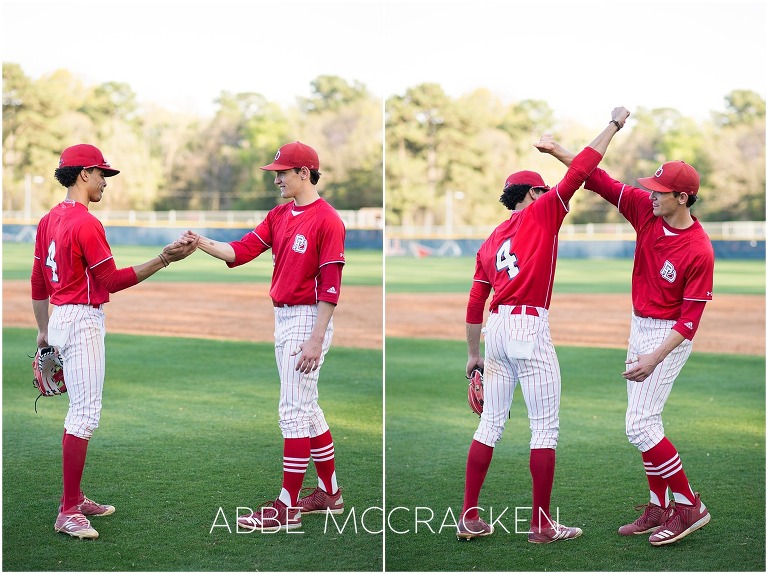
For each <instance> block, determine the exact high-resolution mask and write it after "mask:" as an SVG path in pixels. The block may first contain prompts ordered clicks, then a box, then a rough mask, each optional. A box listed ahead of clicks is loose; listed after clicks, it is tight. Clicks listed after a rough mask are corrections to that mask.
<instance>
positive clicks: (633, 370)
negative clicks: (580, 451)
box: [539, 139, 715, 546]
mask: <svg viewBox="0 0 768 574" xmlns="http://www.w3.org/2000/svg"><path fill="white" fill-rule="evenodd" d="M539 147H540V149H542V151H547V152H549V153H551V154H552V155H554V156H555V157H556V158H557V159H559V160H560V161H562V162H563V163H565V164H566V165H568V164H569V163H570V162H571V161H572V158H573V154H571V153H570V152H568V151H567V150H565V149H564V148H563V147H562V146H560V145H559V144H557V143H555V142H554V141H552V140H551V139H547V140H546V141H542V142H540V145H539ZM638 182H639V183H640V185H642V186H643V187H645V188H646V189H640V188H636V187H632V186H630V185H627V184H624V183H621V182H618V181H616V180H614V179H613V178H611V177H610V176H609V175H608V174H607V173H605V171H603V170H601V169H596V170H595V171H594V172H592V175H591V176H590V177H589V179H587V182H586V188H587V189H589V190H592V191H594V192H596V193H597V194H598V195H600V196H601V197H603V198H604V199H605V200H606V201H609V202H610V203H612V204H613V205H615V206H616V207H617V208H618V209H619V213H621V215H623V216H624V217H625V218H626V219H627V221H629V222H630V223H631V224H632V227H634V229H635V231H636V232H637V242H636V246H635V260H634V267H633V270H632V325H631V329H630V335H629V346H628V349H627V359H626V365H627V366H626V370H625V371H624V372H623V373H622V376H623V377H624V378H625V379H627V398H628V401H627V415H626V431H627V437H628V438H629V442H631V443H632V444H633V445H635V446H636V447H637V448H638V449H639V450H640V453H641V455H642V459H643V467H644V469H645V475H646V478H647V479H648V486H649V490H650V502H649V503H648V505H647V506H646V507H645V510H644V512H643V514H642V515H641V516H640V517H639V518H638V519H637V520H635V521H634V522H632V523H630V524H626V525H624V526H622V527H621V528H619V534H622V535H625V536H630V535H635V534H646V533H648V532H651V533H652V534H651V535H650V537H649V541H650V543H651V544H652V545H654V546H662V545H665V544H671V543H673V542H677V541H678V540H680V539H682V538H684V537H686V536H688V534H690V533H691V532H694V531H695V530H698V529H699V528H702V527H703V526H705V525H706V524H707V523H708V522H709V520H710V514H709V511H708V510H707V507H706V506H705V505H704V503H703V502H701V498H700V496H699V493H698V492H694V491H693V489H692V488H691V485H690V484H689V482H688V478H687V477H686V474H685V472H684V470H683V465H682V462H681V460H680V456H679V454H678V452H677V449H676V448H675V447H674V445H673V444H672V443H671V442H670V441H669V439H668V438H667V437H666V435H665V434H664V426H663V424H662V421H661V413H662V411H663V410H664V405H665V404H666V402H667V399H668V398H669V394H670V392H671V391H672V385H673V383H674V382H675V379H677V376H678V375H679V374H680V371H682V369H683V366H684V365H685V362H686V361H687V360H688V357H689V356H690V354H691V350H692V348H693V337H694V335H695V334H696V330H697V329H698V327H699V322H700V321H701V317H702V314H703V313H704V306H705V304H706V302H707V301H711V300H712V288H713V282H714V265H715V256H714V250H713V249H712V242H711V241H710V240H709V237H708V236H707V234H706V232H705V231H704V229H703V228H702V226H701V224H700V223H699V221H698V219H696V217H694V216H693V215H692V214H691V211H690V208H691V206H692V205H693V204H694V203H695V202H696V200H697V199H698V191H699V174H698V173H697V172H696V170H695V169H694V168H693V167H691V166H690V165H688V164H687V163H685V162H682V161H669V162H666V163H664V164H663V165H661V166H660V167H659V168H658V169H657V170H656V173H655V174H654V175H653V176H652V177H641V178H639V179H638ZM647 190H649V191H647ZM669 490H671V491H672V494H673V496H674V504H672V503H671V501H670V498H669V492H668V491H669Z"/></svg>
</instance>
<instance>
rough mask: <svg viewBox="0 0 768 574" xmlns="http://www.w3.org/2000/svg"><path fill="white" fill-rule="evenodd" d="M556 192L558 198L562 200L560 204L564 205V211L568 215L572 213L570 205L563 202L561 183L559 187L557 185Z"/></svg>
mask: <svg viewBox="0 0 768 574" xmlns="http://www.w3.org/2000/svg"><path fill="white" fill-rule="evenodd" d="M554 190H555V195H557V198H558V199H559V200H560V203H562V204H563V209H565V212H566V213H570V212H571V210H570V209H568V204H567V203H566V202H565V201H563V198H562V197H560V184H559V183H558V184H557V185H555V187H554Z"/></svg>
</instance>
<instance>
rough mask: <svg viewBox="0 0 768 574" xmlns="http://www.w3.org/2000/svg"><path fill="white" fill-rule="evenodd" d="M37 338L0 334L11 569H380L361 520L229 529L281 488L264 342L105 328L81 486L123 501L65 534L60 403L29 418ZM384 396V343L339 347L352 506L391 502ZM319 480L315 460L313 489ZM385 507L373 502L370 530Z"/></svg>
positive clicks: (372, 537) (325, 387) (340, 408)
mask: <svg viewBox="0 0 768 574" xmlns="http://www.w3.org/2000/svg"><path fill="white" fill-rule="evenodd" d="M34 338H35V332H34V331H32V330H25V329H11V328H6V329H4V330H3V393H2V400H3V553H2V564H3V570H4V571H110V570H113V571H251V570H265V571H305V572H306V571H381V569H382V561H383V558H382V556H383V550H382V535H381V534H368V533H367V532H366V531H364V530H360V526H359V525H358V529H359V531H358V534H355V533H354V532H353V531H352V525H351V524H349V525H348V526H347V527H346V529H341V528H335V527H334V526H333V524H330V525H329V526H328V528H326V525H325V520H324V517H323V516H319V515H317V516H316V515H312V516H306V517H304V518H303V520H302V524H303V526H302V533H296V532H291V533H285V532H283V533H278V534H261V533H258V532H257V533H252V534H244V533H240V534H238V533H237V532H236V527H235V520H236V516H237V507H238V506H241V507H249V508H256V506H258V505H259V504H261V503H263V502H264V501H266V500H269V499H270V498H271V499H274V498H275V497H276V496H277V494H278V493H279V491H280V481H281V477H282V437H281V435H280V430H279V428H278V425H277V401H278V396H279V380H278V378H277V369H276V366H275V359H274V348H273V346H272V345H271V344H249V343H236V342H225V341H208V340H198V339H172V338H158V337H135V336H127V335H116V334H107V339H106V341H107V357H108V360H107V382H106V387H105V393H104V410H103V413H102V419H101V424H100V427H99V429H98V430H97V431H96V433H95V435H94V438H93V439H92V442H91V445H90V448H89V452H88V462H87V464H86V469H85V474H84V477H83V488H84V491H85V492H86V494H87V495H88V496H91V497H92V498H94V499H96V500H98V501H100V502H106V503H109V504H113V505H114V506H115V507H116V508H117V511H116V513H115V514H114V515H112V516H108V517H103V518H94V519H93V524H94V526H95V528H96V529H97V530H98V531H99V533H100V538H99V539H98V540H95V541H80V540H76V539H72V538H70V537H69V536H65V535H63V534H56V533H55V532H54V530H53V521H54V520H55V517H56V507H57V505H58V497H59V495H60V492H61V436H62V432H63V420H64V416H65V414H66V410H67V399H66V398H65V397H54V398H41V399H40V401H38V404H37V407H38V414H35V412H34V410H33V402H34V399H35V393H34V391H33V389H32V383H31V377H32V375H31V370H30V365H29V364H30V359H28V358H27V354H28V353H29V350H30V343H31V344H32V345H34V340H35V339H34ZM381 397H382V358H381V351H367V350H362V349H346V348H331V351H330V352H329V354H328V356H327V358H326V363H325V365H324V366H323V372H322V375H321V378H320V404H321V406H322V407H323V409H324V410H325V412H326V417H327V419H328V422H329V424H330V426H331V430H332V432H333V438H334V444H335V450H336V461H337V473H338V478H339V483H340V485H341V486H342V488H344V489H345V493H344V498H345V502H346V508H347V509H350V508H351V507H355V508H356V509H357V512H358V516H359V513H360V512H361V511H362V510H364V509H366V508H372V507H381V506H382V503H383V500H382V481H383V466H382V417H383V411H382V400H381ZM316 476H317V475H316V474H315V471H314V468H313V467H312V465H310V470H309V471H308V473H307V476H306V478H305V482H304V484H305V486H314V485H315V484H316V483H317V482H316V481H317V478H316ZM220 508H221V509H222V512H223V514H221V515H219V516H218V517H217V514H218V513H219V509H220ZM381 518H382V513H381V512H379V513H378V516H376V514H375V513H372V514H369V517H368V520H367V526H368V531H375V530H379V531H380V530H381V528H380V524H381ZM376 519H378V520H379V524H378V528H376V526H377V525H376V524H375V523H374V524H373V525H371V523H373V522H374V521H375V520H376ZM358 521H359V520H358ZM214 524H216V525H217V526H216V528H213V531H212V532H211V530H212V527H213V526H214ZM226 525H228V526H229V528H230V529H231V533H230V531H229V529H228V528H226ZM340 526H341V524H340ZM340 529H341V530H342V532H341V533H340V532H339V530H340Z"/></svg>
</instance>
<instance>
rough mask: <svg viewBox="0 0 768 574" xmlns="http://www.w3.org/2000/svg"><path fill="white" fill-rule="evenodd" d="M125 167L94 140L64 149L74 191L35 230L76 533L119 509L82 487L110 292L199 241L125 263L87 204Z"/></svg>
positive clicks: (43, 336)
mask: <svg viewBox="0 0 768 574" xmlns="http://www.w3.org/2000/svg"><path fill="white" fill-rule="evenodd" d="M118 173H120V172H119V170H117V169H114V168H113V167H111V166H110V165H109V163H108V162H107V160H105V159H104V156H103V155H102V153H101V152H100V151H99V150H98V149H97V148H96V147H94V146H92V145H88V144H78V145H75V146H72V147H68V148H67V149H65V150H64V151H63V152H62V154H61V159H60V160H59V167H58V169H56V171H55V173H54V175H55V177H56V179H57V180H58V181H59V183H61V185H63V186H64V187H66V188H67V196H66V198H65V199H64V201H62V202H61V203H59V204H58V205H56V206H55V207H54V208H53V209H51V211H50V212H48V213H47V214H46V215H44V216H43V218H42V219H41V220H40V223H39V224H38V226H37V235H36V237H35V252H34V262H33V265H32V277H31V284H32V308H33V311H34V314H35V320H36V321H37V328H38V334H37V346H38V348H40V347H44V346H47V345H52V346H55V347H58V349H59V351H60V353H61V356H62V360H63V363H64V367H63V369H64V380H65V381H66V385H67V390H68V396H69V410H68V411H67V416H66V418H65V420H64V437H63V439H62V474H63V485H64V493H63V495H62V497H61V501H60V502H61V504H60V505H59V514H58V516H57V518H56V522H55V524H54V528H55V529H56V531H57V532H63V533H65V534H69V535H70V536H74V537H77V538H98V536H99V533H98V532H97V531H96V530H95V529H94V528H93V527H92V526H91V524H90V522H89V520H88V519H87V518H86V516H106V515H108V514H112V513H113V512H114V511H115V507H114V506H110V505H107V504H99V503H97V502H94V501H93V500H90V499H89V498H87V497H86V496H85V495H84V494H83V492H82V490H81V489H80V481H81V478H82V474H83V469H84V467H85V457H86V452H87V450H88V441H89V440H90V438H91V436H92V435H93V432H94V430H96V427H98V426H99V418H100V415H101V398H102V390H103V388H104V372H105V349H104V335H105V326H104V317H105V315H104V304H105V303H107V302H108V301H109V294H110V293H115V292H117V291H120V290H122V289H127V288H128V287H132V286H134V285H136V284H137V283H140V282H141V281H143V280H144V279H146V278H147V277H149V276H151V275H153V274H154V273H156V272H157V271H159V270H160V269H162V268H163V267H167V266H168V264H169V263H170V262H171V261H178V260H179V259H183V258H184V257H186V256H187V255H189V254H190V253H192V251H194V249H195V244H194V242H185V243H180V242H176V243H174V244H171V245H168V246H166V247H165V248H164V249H163V252H162V253H161V254H160V255H158V256H157V257H155V258H153V259H150V260H149V261H147V262H146V263H142V264H141V265H136V266H134V267H124V268H122V269H118V268H117V266H116V265H115V261H114V258H113V257H112V252H111V250H110V247H109V244H108V243H107V238H106V235H105V232H104V227H103V226H102V224H101V222H99V220H98V219H96V217H94V216H93V215H92V214H91V213H90V212H89V209H88V208H89V205H90V203H91V202H94V203H97V202H99V201H101V198H102V196H103V195H104V189H105V188H106V187H107V180H106V178H108V177H112V176H115V175H117V174H118ZM49 304H51V305H53V312H52V313H51V315H50V318H49V315H48V312H49Z"/></svg>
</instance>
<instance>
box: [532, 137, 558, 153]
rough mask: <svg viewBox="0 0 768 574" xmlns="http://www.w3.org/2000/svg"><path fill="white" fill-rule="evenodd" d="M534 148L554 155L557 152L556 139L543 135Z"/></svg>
mask: <svg viewBox="0 0 768 574" xmlns="http://www.w3.org/2000/svg"><path fill="white" fill-rule="evenodd" d="M533 146H534V147H535V148H536V149H538V150H539V151H540V152H541V153H552V152H553V151H555V138H554V136H553V135H552V134H543V135H542V136H541V138H540V139H539V141H538V143H535V144H533Z"/></svg>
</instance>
